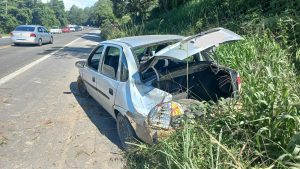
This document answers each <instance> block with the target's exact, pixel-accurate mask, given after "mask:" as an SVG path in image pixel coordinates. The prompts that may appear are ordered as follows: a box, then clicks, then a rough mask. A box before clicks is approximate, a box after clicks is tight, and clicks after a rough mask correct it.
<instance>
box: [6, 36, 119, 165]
mask: <svg viewBox="0 0 300 169" xmlns="http://www.w3.org/2000/svg"><path fill="white" fill-rule="evenodd" d="M100 40H101V39H100V37H99V32H98V31H97V30H86V31H83V32H75V33H70V34H62V35H55V42H54V44H53V45H43V46H42V47H37V46H21V47H19V46H11V44H9V43H10V42H9V41H8V40H7V39H1V40H0V64H1V66H0V82H1V80H2V82H3V79H5V78H6V77H12V78H9V80H7V79H6V81H5V83H2V84H1V83H0V168H1V169H14V168H20V169H26V168H55V169H56V168H58V169H60V168H61V169H65V168H97V169H98V168H100V169H106V168H114V169H118V168H122V167H123V165H124V164H123V163H124V161H123V158H122V151H121V150H120V149H119V145H120V144H119V138H118V136H117V131H116V124H115V121H114V119H113V118H112V117H111V116H110V115H109V114H108V113H107V112H106V111H105V110H104V109H103V108H102V107H101V106H100V105H99V104H97V103H96V102H95V101H94V100H93V99H91V98H82V97H80V96H79V94H78V90H77V83H76V80H77V76H78V70H77V69H76V68H75V66H74V63H75V62H76V61H78V60H79V59H84V58H87V56H88V54H89V52H90V51H91V50H92V48H93V47H94V46H95V45H97V44H98V42H99V41H100ZM7 43H8V44H7ZM55 51H56V53H53V52H55ZM41 59H44V60H42V61H40V62H37V61H39V60H41ZM32 63H36V64H34V65H33V64H32ZM24 67H25V68H26V70H25V69H24ZM20 70H23V71H20ZM12 74H13V75H14V76H11V75H12Z"/></svg>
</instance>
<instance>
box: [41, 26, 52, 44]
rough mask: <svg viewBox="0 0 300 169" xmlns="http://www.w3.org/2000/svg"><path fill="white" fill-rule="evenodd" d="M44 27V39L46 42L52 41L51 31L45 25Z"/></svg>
mask: <svg viewBox="0 0 300 169" xmlns="http://www.w3.org/2000/svg"><path fill="white" fill-rule="evenodd" d="M42 29H43V35H44V39H45V40H44V39H43V41H44V42H50V41H51V34H50V33H49V31H48V30H47V29H46V28H45V27H42Z"/></svg>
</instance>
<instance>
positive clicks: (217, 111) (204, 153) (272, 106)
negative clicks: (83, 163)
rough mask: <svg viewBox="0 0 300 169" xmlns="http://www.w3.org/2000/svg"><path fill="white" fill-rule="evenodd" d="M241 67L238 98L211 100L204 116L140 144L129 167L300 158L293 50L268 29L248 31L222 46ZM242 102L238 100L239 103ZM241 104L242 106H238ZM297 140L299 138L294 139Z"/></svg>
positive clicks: (225, 58) (278, 163)
mask: <svg viewBox="0 0 300 169" xmlns="http://www.w3.org/2000/svg"><path fill="white" fill-rule="evenodd" d="M218 54H219V56H220V58H219V59H220V62H221V63H222V64H224V65H227V66H230V67H232V68H235V69H237V70H239V72H240V74H241V77H242V81H243V94H242V95H241V97H240V99H239V100H237V101H232V102H228V101H225V100H221V101H220V102H219V103H218V104H215V105H210V104H206V106H205V107H206V111H205V112H206V113H205V116H204V117H203V119H197V121H198V123H196V124H186V125H185V127H184V128H183V129H182V130H180V131H178V132H176V133H174V134H173V135H172V136H171V137H170V138H167V139H166V140H163V141H162V142H160V143H159V144H158V145H154V146H152V145H145V144H142V145H140V146H138V147H137V148H136V149H135V150H133V152H131V153H129V154H128V155H127V162H128V166H129V168H179V169H181V168H182V169H183V168H250V167H256V168H260V167H276V168H286V167H287V166H292V165H295V164H297V162H298V160H297V158H296V157H298V155H299V154H297V153H296V154H293V152H294V151H295V149H296V150H297V146H296V145H297V144H300V139H299V138H300V137H299V135H297V133H299V128H300V123H299V122H300V121H299V120H300V119H299V115H300V111H299V109H300V97H299V96H300V93H299V91H300V90H299V85H297V83H296V79H295V73H294V70H293V67H292V66H290V64H289V61H288V53H287V51H286V50H284V49H282V48H281V47H280V45H279V44H278V43H276V42H275V41H274V40H273V38H272V37H270V36H269V35H264V36H251V37H247V38H246V40H245V41H243V42H239V43H236V44H230V45H225V46H223V47H220V49H219V50H218ZM237 103H238V104H237ZM240 104H242V105H243V106H242V108H237V107H238V105H240ZM293 140H296V141H293Z"/></svg>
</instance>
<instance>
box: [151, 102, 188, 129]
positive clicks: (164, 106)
mask: <svg viewBox="0 0 300 169" xmlns="http://www.w3.org/2000/svg"><path fill="white" fill-rule="evenodd" d="M182 114H183V110H182V107H181V106H180V104H178V103H176V102H173V101H172V102H163V103H160V104H158V105H156V106H155V107H154V108H153V109H152V110H151V111H150V113H149V116H148V122H149V124H150V126H152V127H157V128H162V129H170V123H171V119H172V117H175V116H180V115H182Z"/></svg>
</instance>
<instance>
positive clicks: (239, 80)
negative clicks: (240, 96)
mask: <svg viewBox="0 0 300 169" xmlns="http://www.w3.org/2000/svg"><path fill="white" fill-rule="evenodd" d="M236 83H237V85H238V90H239V92H241V86H242V81H241V77H240V74H239V73H238V74H237V77H236Z"/></svg>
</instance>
